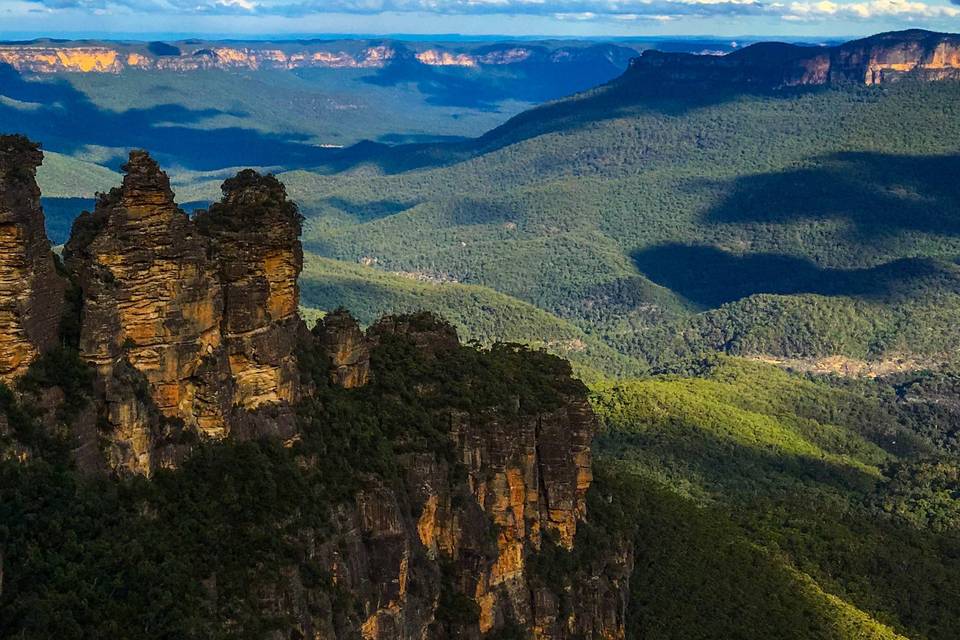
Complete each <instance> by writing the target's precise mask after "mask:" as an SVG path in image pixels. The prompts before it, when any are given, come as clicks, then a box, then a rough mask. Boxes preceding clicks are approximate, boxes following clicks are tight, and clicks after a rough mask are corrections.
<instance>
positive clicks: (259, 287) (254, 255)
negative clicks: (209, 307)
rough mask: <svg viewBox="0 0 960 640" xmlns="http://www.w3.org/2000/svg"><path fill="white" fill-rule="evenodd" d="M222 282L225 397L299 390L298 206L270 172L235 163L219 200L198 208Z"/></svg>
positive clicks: (248, 404) (290, 394)
mask: <svg viewBox="0 0 960 640" xmlns="http://www.w3.org/2000/svg"><path fill="white" fill-rule="evenodd" d="M197 226H198V228H199V229H200V231H201V233H203V234H204V235H205V236H206V237H208V238H209V239H210V250H211V252H212V255H213V257H214V260H215V261H216V265H217V269H218V275H217V277H218V278H219V281H220V283H221V284H222V286H223V296H224V310H223V319H222V322H221V327H220V328H221V334H222V337H223V345H224V347H225V349H226V353H227V358H228V360H229V363H230V375H231V376H232V377H233V380H234V381H235V385H236V386H235V389H234V394H233V404H234V405H236V406H238V407H242V408H243V409H247V410H254V409H258V408H260V407H262V406H264V405H276V404H278V403H287V404H291V403H294V402H296V401H297V400H298V398H299V394H300V388H299V374H298V369H297V361H296V355H295V353H294V351H295V348H296V341H297V336H298V332H299V329H300V326H301V324H302V321H301V320H300V316H299V315H298V306H299V303H300V290H299V288H298V285H297V278H299V277H300V272H301V271H302V270H303V249H302V248H301V245H300V214H299V212H298V211H297V206H296V205H295V204H294V203H293V202H291V201H289V200H287V195H286V191H285V190H284V187H283V185H282V184H281V183H280V181H278V180H277V179H276V178H274V177H273V176H261V175H260V174H258V173H257V172H255V171H252V170H249V169H248V170H245V171H241V172H240V173H239V174H238V175H237V176H236V177H235V178H232V179H230V180H227V181H226V182H224V184H223V200H222V201H221V202H219V203H216V204H214V205H213V206H211V207H210V210H209V211H208V212H202V213H200V214H198V217H197Z"/></svg>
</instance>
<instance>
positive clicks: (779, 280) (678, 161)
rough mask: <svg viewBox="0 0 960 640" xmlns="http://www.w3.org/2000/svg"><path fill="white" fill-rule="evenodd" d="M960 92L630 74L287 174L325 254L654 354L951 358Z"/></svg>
mask: <svg viewBox="0 0 960 640" xmlns="http://www.w3.org/2000/svg"><path fill="white" fill-rule="evenodd" d="M958 97H960V83H955V82H940V83H928V84H916V83H910V82H904V83H900V84H895V85H890V86H883V87H859V88H858V87H851V88H844V89H816V90H807V91H783V92H774V93H756V94H737V93H732V92H719V93H718V92H716V91H702V92H697V91H696V90H695V88H691V89H690V93H689V94H687V95H683V96H677V95H673V96H670V95H667V96H666V97H659V96H657V95H656V94H655V87H653V88H651V89H649V90H646V89H645V88H644V87H641V86H633V85H632V84H631V83H630V78H629V75H628V76H625V77H624V78H623V79H621V80H620V81H618V82H616V83H613V84H612V85H609V86H607V87H603V88H600V89H597V90H594V91H592V92H587V93H585V94H582V95H580V96H577V97H575V98H572V99H568V100H565V101H560V102H558V103H554V104H550V105H546V106H544V107H541V108H538V109H535V110H532V111H530V112H527V113H525V114H522V115H521V116H518V117H517V118H515V119H514V120H512V121H510V122H508V123H507V124H505V125H504V126H502V127H500V128H498V129H496V130H494V131H492V132H490V133H489V134H487V135H485V136H483V137H482V138H479V139H477V140H476V141H472V142H470V143H463V144H459V145H448V146H445V147H444V146H433V147H429V148H402V149H400V150H398V152H397V154H396V155H395V156H389V154H388V155H386V156H383V157H382V159H378V158H377V157H373V158H371V161H370V162H369V163H368V164H365V165H363V166H362V168H357V169H355V170H353V171H350V172H340V173H335V174H333V175H322V174H319V173H316V172H313V173H310V172H292V173H287V174H284V175H283V176H282V178H283V179H284V181H285V182H286V183H287V184H288V186H289V188H290V191H291V193H293V194H294V197H296V198H297V199H298V200H299V201H300V202H301V203H302V205H303V210H304V212H305V213H306V214H307V215H308V217H309V221H308V224H307V227H306V232H305V240H306V242H307V247H308V249H309V250H310V251H312V252H314V253H316V254H319V255H323V256H327V257H332V258H337V259H341V260H345V261H350V262H352V261H356V260H360V259H365V260H376V266H377V267H378V268H381V269H384V270H387V271H400V272H415V273H421V274H426V275H427V276H430V277H434V278H439V279H456V280H458V281H459V282H462V283H466V284H480V285H484V286H486V287H489V288H492V289H495V290H496V291H499V292H501V293H504V294H507V295H510V296H512V297H515V298H518V299H520V300H523V301H526V302H529V303H531V304H533V305H535V306H537V307H539V308H540V309H542V310H544V311H547V312H549V313H551V314H553V315H555V316H557V317H560V318H564V319H566V320H569V321H571V322H573V323H575V324H576V325H578V326H579V327H580V328H581V329H582V330H583V331H585V332H587V333H588V334H590V335H593V336H595V337H597V338H599V339H602V340H604V341H606V342H607V343H608V344H609V345H611V346H612V347H614V348H615V349H617V350H619V351H621V352H622V353H626V354H631V355H634V356H638V357H641V358H644V359H647V360H648V361H650V362H651V364H654V365H657V364H658V362H659V361H661V360H662V359H663V357H664V356H663V353H664V352H665V351H666V352H669V353H673V352H675V351H680V352H686V351H692V352H697V351H701V350H703V349H721V350H727V351H730V352H732V353H766V354H773V355H778V356H792V357H818V356H824V355H831V354H838V353H839V354H843V355H846V356H850V357H856V358H871V359H879V358H885V357H892V356H895V355H902V354H904V353H912V354H915V355H920V356H922V357H924V358H929V359H931V360H942V359H945V358H947V357H948V356H949V353H951V352H953V351H954V350H955V345H956V344H957V341H958V334H957V332H956V327H957V326H958V325H957V323H956V322H955V321H954V320H953V318H955V317H956V310H957V308H958V296H957V293H958V286H957V284H958V280H957V277H958V269H957V267H956V264H955V262H954V261H955V259H956V258H957V257H958V255H960V244H958V240H957V235H956V230H957V229H956V224H955V219H956V218H957V216H958V213H960V211H958V204H960V201H958V200H957V197H956V193H955V189H953V184H952V182H953V177H952V176H954V175H955V173H956V170H957V169H958V165H957V157H956V155H955V153H956V149H957V147H958V145H960V125H958V122H960V118H957V115H958V113H957V109H958V107H957V104H958V100H957V98H958ZM825 114H828V117H825ZM405 157H406V158H407V164H408V166H409V167H416V166H418V165H424V164H425V165H426V166H423V167H421V168H413V169H405V170H404V167H403V159H404V158H405ZM398 163H399V164H398ZM378 165H379V166H378ZM704 312H706V313H704ZM670 357H672V356H670Z"/></svg>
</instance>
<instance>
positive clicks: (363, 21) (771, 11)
mask: <svg viewBox="0 0 960 640" xmlns="http://www.w3.org/2000/svg"><path fill="white" fill-rule="evenodd" d="M907 28H926V29H932V30H937V31H960V0H0V38H4V39H16V38H22V37H39V36H50V37H104V36H106V37H109V36H110V35H114V36H116V37H124V38H129V37H136V36H137V35H138V34H142V35H143V36H144V37H149V36H150V35H155V34H177V35H181V36H188V35H196V36H201V35H206V36H218V37H229V36H243V37H250V36H267V35H269V36H278V35H284V34H296V35H298V36H304V35H310V34H333V33H336V34H351V33H353V34H400V33H404V34H431V33H437V34H453V33H456V34H465V35H480V34H501V35H514V36H519V35H548V36H563V35H566V36H638V37H639V36H670V35H714V36H767V37H775V36H784V37H821V38H822V37H842V36H860V35H867V34H871V33H876V32H879V31H890V30H895V29H907Z"/></svg>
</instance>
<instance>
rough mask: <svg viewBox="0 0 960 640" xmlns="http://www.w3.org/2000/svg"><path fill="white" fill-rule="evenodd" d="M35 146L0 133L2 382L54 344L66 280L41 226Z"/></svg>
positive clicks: (0, 321)
mask: <svg viewBox="0 0 960 640" xmlns="http://www.w3.org/2000/svg"><path fill="white" fill-rule="evenodd" d="M42 161H43V154H42V153H41V152H40V149H39V147H38V146H37V145H36V144H34V143H32V142H30V141H29V140H27V139H26V138H24V137H22V136H0V381H2V382H10V381H11V380H12V379H14V378H15V377H17V376H19V375H21V374H23V373H24V372H25V371H26V369H27V367H28V366H29V365H30V363H31V362H33V361H34V360H35V359H36V358H37V357H38V356H39V355H40V354H41V353H43V352H45V351H47V350H49V349H51V348H52V347H54V346H56V344H57V342H58V339H57V334H58V331H59V329H60V319H61V315H62V313H63V297H64V289H65V281H64V279H63V278H62V277H61V276H60V275H59V274H58V273H57V269H56V265H55V262H54V256H53V252H52V251H51V250H50V242H49V241H48V240H47V234H46V231H45V229H44V226H43V210H42V209H41V207H40V189H39V187H37V181H36V175H37V167H38V166H40V163H41V162H42Z"/></svg>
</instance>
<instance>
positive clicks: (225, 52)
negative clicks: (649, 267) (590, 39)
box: [0, 40, 634, 74]
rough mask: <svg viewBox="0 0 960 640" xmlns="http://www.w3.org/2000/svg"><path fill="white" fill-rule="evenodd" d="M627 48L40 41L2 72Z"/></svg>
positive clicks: (442, 59)
mask: <svg viewBox="0 0 960 640" xmlns="http://www.w3.org/2000/svg"><path fill="white" fill-rule="evenodd" d="M633 53H634V52H633V51H632V50H631V49H628V48H625V47H615V46H613V45H597V46H596V47H593V48H590V47H579V46H569V47H555V46H548V45H544V44H537V45H533V44H530V45H526V46H525V45H518V44H504V45H485V46H481V47H476V46H465V45H462V44H456V43H449V44H436V45H427V44H421V43H416V42H402V43H401V42H390V41H386V42H384V41H377V40H370V41H358V40H346V41H322V42H321V41H314V42H301V41H287V42H239V41H230V42H217V41H211V42H199V41H196V40H190V41H179V42H170V43H160V42H155V43H117V42H107V43H102V44H95V43H90V42H86V41H83V42H64V41H34V42H28V43H20V44H0V64H8V65H10V66H11V67H13V68H14V69H16V70H17V71H21V72H27V73H42V74H48V73H113V74H117V73H125V72H130V71H171V72H193V71H201V70H207V69H222V70H256V69H285V70H289V69H304V68H326V69H381V68H383V67H386V66H388V65H391V64H394V63H410V64H420V65H424V66H427V67H465V68H471V69H476V68H480V67H501V66H504V65H515V64H519V63H524V62H531V63H536V64H545V65H549V64H568V63H570V62H576V61H578V60H583V61H592V60H596V61H598V62H599V61H601V60H603V59H604V58H606V59H607V61H608V62H609V61H610V60H614V59H615V60H616V61H617V64H618V66H622V65H625V64H626V62H627V60H628V59H629V56H630V55H632V54H633Z"/></svg>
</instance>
